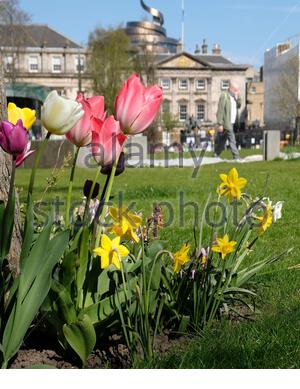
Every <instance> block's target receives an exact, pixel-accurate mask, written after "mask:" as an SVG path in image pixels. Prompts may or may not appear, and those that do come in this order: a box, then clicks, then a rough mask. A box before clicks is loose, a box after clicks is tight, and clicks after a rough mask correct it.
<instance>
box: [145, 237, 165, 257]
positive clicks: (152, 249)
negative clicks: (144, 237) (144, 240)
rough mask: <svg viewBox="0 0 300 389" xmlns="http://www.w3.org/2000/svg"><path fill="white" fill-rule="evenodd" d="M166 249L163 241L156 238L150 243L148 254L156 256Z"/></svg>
mask: <svg viewBox="0 0 300 389" xmlns="http://www.w3.org/2000/svg"><path fill="white" fill-rule="evenodd" d="M163 249H164V245H163V242H162V241H160V240H154V241H153V242H151V243H150V245H149V247H148V249H147V256H148V257H151V258H155V257H156V255H157V254H158V253H159V252H160V251H161V250H163Z"/></svg>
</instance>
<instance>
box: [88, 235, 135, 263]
mask: <svg viewBox="0 0 300 389" xmlns="http://www.w3.org/2000/svg"><path fill="white" fill-rule="evenodd" d="M94 253H95V254H97V255H99V257H101V269H105V268H106V267H108V266H109V265H111V264H112V265H114V266H115V267H116V268H117V269H121V258H122V257H126V256H127V255H128V254H129V250H128V249H127V248H126V247H125V246H123V245H122V244H120V237H119V236H117V237H116V238H114V239H112V240H111V239H110V238H109V237H108V236H107V235H105V234H104V235H102V237H101V247H98V248H95V249H94Z"/></svg>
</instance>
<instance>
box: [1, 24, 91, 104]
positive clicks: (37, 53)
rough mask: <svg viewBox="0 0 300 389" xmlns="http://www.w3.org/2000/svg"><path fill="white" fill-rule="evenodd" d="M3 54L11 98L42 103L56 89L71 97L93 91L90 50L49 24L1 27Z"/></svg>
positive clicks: (8, 93) (8, 92)
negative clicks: (89, 73) (88, 69)
mask: <svg viewBox="0 0 300 389" xmlns="http://www.w3.org/2000/svg"><path fill="white" fill-rule="evenodd" d="M0 53H1V57H2V62H3V65H4V71H5V78H6V84H7V95H8V99H20V98H27V99H31V100H33V101H34V102H35V104H38V103H40V102H41V101H42V100H43V99H44V97H45V96H46V95H47V93H48V92H49V90H52V89H56V90H57V91H58V92H59V93H61V94H64V95H66V96H67V97H71V98H75V97H76V95H77V92H78V90H79V89H84V90H89V89H90V85H91V82H90V80H89V79H88V77H87V75H86V74H85V70H86V49H85V48H83V47H81V46H80V45H78V44H77V43H75V42H73V41H72V40H70V39H68V38H66V37H64V36H63V35H61V34H59V33H58V32H56V31H54V30H53V29H51V28H50V27H48V26H46V25H35V24H28V25H1V26H0Z"/></svg>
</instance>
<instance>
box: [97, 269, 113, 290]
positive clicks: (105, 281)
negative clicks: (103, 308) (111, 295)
mask: <svg viewBox="0 0 300 389" xmlns="http://www.w3.org/2000/svg"><path fill="white" fill-rule="evenodd" d="M108 271H110V269H109V267H107V268H106V269H104V270H102V272H101V274H100V275H99V277H98V286H97V292H98V295H99V298H101V296H102V295H104V294H105V293H107V292H108V291H109V285H110V282H111V280H110V278H109V276H108V274H107V273H108Z"/></svg>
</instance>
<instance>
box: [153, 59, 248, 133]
mask: <svg viewBox="0 0 300 389" xmlns="http://www.w3.org/2000/svg"><path fill="white" fill-rule="evenodd" d="M246 70H247V66H244V65H235V64H233V63H232V62H230V61H229V60H227V59H226V58H224V57H223V56H222V55H221V54H219V53H218V54H202V55H201V54H200V55H199V54H195V55H192V54H189V53H187V52H181V53H178V54H175V55H161V56H160V57H159V58H158V60H157V63H156V71H157V78H158V80H159V83H160V85H161V87H162V88H163V91H164V102H163V106H162V111H163V112H170V113H172V114H173V115H174V117H176V118H177V119H178V121H179V122H180V123H182V125H183V124H184V123H185V122H186V121H187V120H188V119H189V118H190V117H193V118H194V119H195V120H196V121H197V122H198V123H199V124H200V125H202V126H207V127H209V126H212V125H214V124H215V122H216V113H217V109H218V101H219V98H220V95H221V93H222V92H224V91H226V90H227V89H228V87H229V82H230V81H234V82H235V83H237V84H238V85H239V87H240V92H241V99H242V106H241V109H240V114H243V112H244V111H245V93H246V88H245V86H246V77H245V72H246Z"/></svg>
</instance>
